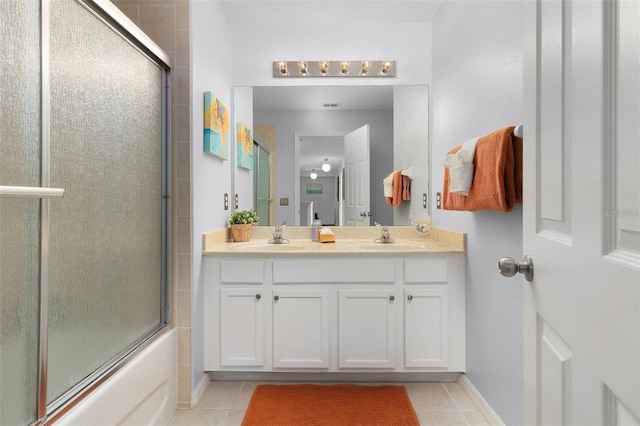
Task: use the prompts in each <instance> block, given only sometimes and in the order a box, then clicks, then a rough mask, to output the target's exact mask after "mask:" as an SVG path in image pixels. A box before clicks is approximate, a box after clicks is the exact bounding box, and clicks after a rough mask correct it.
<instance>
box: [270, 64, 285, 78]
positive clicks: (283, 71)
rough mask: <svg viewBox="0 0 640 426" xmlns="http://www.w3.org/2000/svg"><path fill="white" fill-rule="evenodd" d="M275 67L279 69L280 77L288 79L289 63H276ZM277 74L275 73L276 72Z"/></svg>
mask: <svg viewBox="0 0 640 426" xmlns="http://www.w3.org/2000/svg"><path fill="white" fill-rule="evenodd" d="M273 64H274V66H276V67H277V69H278V74H279V76H280V77H286V76H288V75H289V71H288V70H287V63H286V62H284V61H279V62H274V63H273ZM274 72H275V71H274Z"/></svg>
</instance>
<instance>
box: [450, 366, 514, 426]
mask: <svg viewBox="0 0 640 426" xmlns="http://www.w3.org/2000/svg"><path fill="white" fill-rule="evenodd" d="M458 384H459V385H460V386H461V387H462V389H464V391H465V392H466V393H467V396H468V397H469V398H471V400H472V401H473V403H474V404H475V405H476V407H478V410H479V411H480V413H482V416H483V417H484V418H485V419H486V420H487V421H488V422H489V424H490V425H492V426H505V424H504V423H503V422H502V420H500V417H498V415H497V414H496V412H495V411H493V409H492V408H491V407H490V406H489V404H488V403H487V401H485V399H484V398H483V397H482V395H480V392H478V389H476V388H475V386H473V383H471V381H470V380H469V379H468V378H467V376H466V375H465V374H461V375H460V378H458Z"/></svg>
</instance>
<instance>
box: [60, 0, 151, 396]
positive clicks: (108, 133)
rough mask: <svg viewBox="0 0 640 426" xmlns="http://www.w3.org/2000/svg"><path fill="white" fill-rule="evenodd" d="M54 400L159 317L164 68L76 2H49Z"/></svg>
mask: <svg viewBox="0 0 640 426" xmlns="http://www.w3.org/2000/svg"><path fill="white" fill-rule="evenodd" d="M51 22H52V25H51V45H50V48H51V53H50V57H51V60H50V64H51V101H50V102H51V185H52V186H53V187H59V188H64V189H65V195H64V200H62V201H60V202H55V203H52V204H51V236H50V256H49V306H48V311H49V356H48V366H49V379H48V392H47V395H48V402H49V403H51V402H53V401H54V400H56V399H57V398H58V397H60V396H62V395H63V394H64V393H65V392H67V391H70V390H71V392H73V386H70V385H69V384H77V383H81V382H82V381H83V380H84V379H85V378H87V377H90V375H91V374H92V373H93V372H94V371H95V370H96V369H97V368H98V367H100V366H102V365H103V364H105V363H107V362H108V361H109V360H111V359H112V358H113V357H115V356H116V355H118V354H119V353H120V352H121V351H123V350H124V349H125V348H127V347H128V346H129V345H131V344H133V343H135V342H136V340H138V339H139V338H140V337H141V336H144V335H146V334H147V333H148V332H149V331H152V330H154V329H155V328H157V327H159V326H160V325H161V318H160V306H161V298H162V286H161V285H160V283H161V282H162V237H163V235H162V207H163V198H162V196H163V192H162V190H163V187H162V162H163V158H162V154H163V153H162V137H163V136H162V126H163V121H162V117H161V112H162V93H163V92H162V90H161V89H162V82H163V81H162V78H163V69H162V68H161V67H160V66H158V65H157V64H156V63H154V62H152V61H150V60H149V59H148V58H147V57H146V56H145V55H143V54H142V53H141V52H140V51H139V50H138V49H136V48H135V47H133V46H132V45H131V44H130V43H129V42H128V41H127V40H126V39H124V38H123V37H122V36H120V35H119V34H118V33H116V32H115V31H114V30H113V29H112V28H111V27H109V26H107V25H105V24H104V23H103V22H102V21H100V20H98V19H96V17H95V16H94V14H93V13H92V11H90V10H89V9H87V7H85V6H83V5H82V4H81V3H79V2H77V1H70V0H67V1H54V2H51Z"/></svg>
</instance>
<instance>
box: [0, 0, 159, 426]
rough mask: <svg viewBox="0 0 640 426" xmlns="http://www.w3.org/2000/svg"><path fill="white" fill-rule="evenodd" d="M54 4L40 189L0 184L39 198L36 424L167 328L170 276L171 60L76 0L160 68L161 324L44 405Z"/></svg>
mask: <svg viewBox="0 0 640 426" xmlns="http://www.w3.org/2000/svg"><path fill="white" fill-rule="evenodd" d="M51 1H53V0H41V1H40V5H41V8H40V14H41V15H40V25H41V40H40V42H41V46H40V47H41V49H40V51H41V73H40V77H41V88H40V91H41V109H40V114H41V120H40V125H41V134H40V137H41V141H40V143H41V182H40V184H41V187H20V186H0V197H3V198H39V199H40V292H39V294H40V301H39V316H40V318H39V333H38V334H39V342H38V351H39V353H38V395H37V420H36V423H35V424H44V423H48V422H49V421H55V420H56V419H57V418H59V417H60V416H61V415H62V414H64V412H66V411H67V410H69V409H70V408H71V407H73V406H74V405H75V404H77V403H78V402H79V401H80V400H82V399H83V398H84V397H85V396H87V395H88V394H89V393H90V392H91V391H92V390H93V389H95V388H96V387H97V386H99V385H100V384H101V383H102V382H104V381H105V380H106V379H107V378H108V377H110V376H112V375H113V374H115V372H117V371H118V370H119V369H120V368H122V367H123V366H124V365H125V364H126V362H127V361H128V360H129V359H130V358H131V357H133V356H135V355H136V354H137V353H138V352H140V351H141V350H143V349H144V347H146V345H148V344H149V343H151V342H152V341H153V340H155V339H154V337H159V336H160V334H162V333H158V332H159V331H161V330H162V329H165V328H166V325H167V324H168V323H169V322H170V318H169V303H168V302H169V300H168V283H169V279H168V277H169V273H170V262H169V261H168V256H169V240H170V232H169V220H170V197H169V195H168V194H169V193H170V181H171V176H170V167H169V165H170V162H171V158H170V149H169V135H170V134H171V128H170V123H171V116H170V107H169V106H170V105H171V103H170V102H171V99H170V93H171V84H170V82H171V75H170V68H171V60H170V59H169V57H168V56H167V55H166V54H165V53H164V52H163V51H162V50H161V49H160V48H159V47H158V46H157V45H156V44H155V43H154V42H153V41H152V40H151V39H149V38H148V37H147V36H146V35H145V34H144V33H143V32H142V31H140V30H139V29H138V28H137V27H136V26H135V25H134V24H133V23H132V22H131V21H130V20H129V19H128V18H127V17H126V16H125V15H124V14H123V13H122V12H120V10H119V9H117V8H116V7H115V6H114V5H113V4H111V3H110V2H108V1H104V0H76V1H77V2H78V3H79V4H81V5H83V6H85V7H86V8H87V9H88V10H90V11H91V12H92V13H93V14H94V15H96V16H97V17H98V18H99V19H101V20H102V21H103V22H104V23H106V24H107V25H109V26H110V27H111V28H112V29H113V30H115V31H116V32H118V33H120V34H121V35H122V36H123V37H124V38H125V39H126V40H127V41H129V42H130V43H131V44H132V45H133V46H135V47H136V48H137V49H138V50H139V51H140V52H142V53H143V54H144V55H146V56H147V57H148V58H149V59H150V60H152V61H153V62H155V63H156V64H157V65H159V66H160V67H161V69H162V89H163V90H162V117H163V123H162V193H163V194H164V195H163V203H162V210H161V215H162V218H161V224H162V225H161V227H162V237H161V245H162V255H161V256H162V259H163V261H162V270H161V281H162V284H161V285H162V291H161V305H162V306H159V307H158V308H159V309H160V323H159V325H158V326H157V327H155V328H153V329H152V330H150V331H149V332H148V333H147V334H146V335H144V336H141V337H140V338H139V339H138V340H136V341H135V342H134V343H132V344H131V345H130V346H129V347H127V348H126V349H125V350H123V351H122V352H121V353H120V354H119V355H118V356H116V357H115V358H114V359H112V360H111V361H110V362H108V363H107V364H105V365H103V366H102V367H101V368H99V369H98V370H96V371H95V372H94V373H93V374H91V375H90V376H89V377H87V378H85V379H84V380H82V381H81V382H79V383H78V384H77V385H76V386H74V387H72V388H71V389H70V390H69V391H68V392H66V393H65V394H63V395H62V396H61V397H60V398H58V399H57V400H55V401H53V402H51V403H50V404H48V403H47V401H48V396H47V385H48V382H47V380H48V317H49V312H48V299H49V278H48V277H49V237H50V217H51V216H50V203H51V202H56V200H59V199H62V198H63V197H64V189H63V188H50V184H51V170H50V167H51V131H50V125H51V120H50V118H51V105H50V93H51V86H50V66H49V64H50V47H51V46H50V34H51V33H50V31H51V22H50V16H51V10H50V3H51Z"/></svg>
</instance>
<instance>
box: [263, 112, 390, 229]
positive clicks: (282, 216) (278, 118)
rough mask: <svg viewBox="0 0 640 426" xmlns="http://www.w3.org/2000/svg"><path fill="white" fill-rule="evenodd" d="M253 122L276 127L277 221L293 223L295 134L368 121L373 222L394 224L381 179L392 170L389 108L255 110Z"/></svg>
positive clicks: (352, 127) (335, 129) (346, 129)
mask: <svg viewBox="0 0 640 426" xmlns="http://www.w3.org/2000/svg"><path fill="white" fill-rule="evenodd" d="M253 124H254V125H265V126H266V125H271V126H276V127H277V133H278V156H277V157H278V164H277V168H278V181H277V185H278V193H277V194H274V195H273V198H274V200H275V202H276V205H277V212H276V223H282V222H284V221H286V222H287V223H295V222H294V216H295V212H294V209H295V208H294V205H293V202H292V200H293V195H294V186H293V185H294V179H296V176H297V174H296V172H295V170H294V164H293V163H294V146H293V141H294V133H296V132H298V133H300V132H302V133H310V134H322V133H327V134H335V133H347V132H350V131H352V130H355V129H357V128H358V127H362V126H364V125H365V124H369V125H370V126H371V127H370V139H371V142H370V143H371V145H370V157H371V191H370V193H371V212H372V213H373V216H372V218H371V220H372V222H373V221H376V222H379V223H384V224H392V223H393V208H392V207H390V206H387V205H386V203H385V201H384V196H383V191H382V180H383V179H384V178H385V177H386V176H387V175H388V174H389V173H391V172H392V171H393V146H392V140H393V112H392V111H391V110H388V111H340V112H338V111H255V112H254V116H253ZM281 197H287V198H289V199H290V200H289V205H288V206H286V207H283V206H280V205H279V199H280V198H281Z"/></svg>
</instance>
